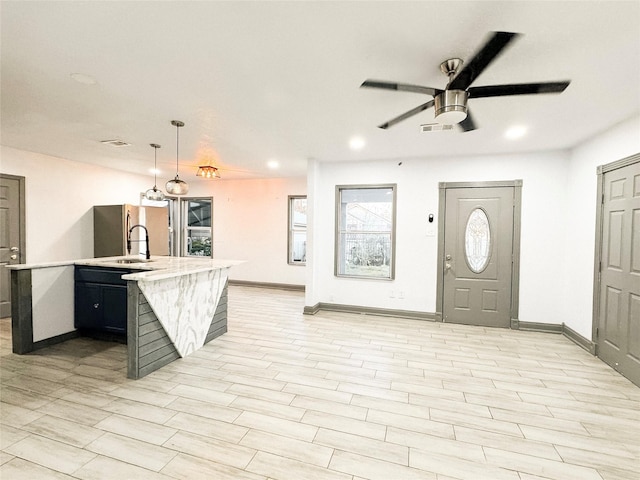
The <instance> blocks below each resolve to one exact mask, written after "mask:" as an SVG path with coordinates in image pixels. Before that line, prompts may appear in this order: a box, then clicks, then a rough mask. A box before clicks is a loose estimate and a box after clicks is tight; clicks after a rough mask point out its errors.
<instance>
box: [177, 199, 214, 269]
mask: <svg viewBox="0 0 640 480" xmlns="http://www.w3.org/2000/svg"><path fill="white" fill-rule="evenodd" d="M182 204H183V211H182V220H183V222H182V224H183V242H182V246H183V248H182V254H183V255H184V256H185V257H212V256H213V251H212V247H211V245H212V241H211V240H212V238H211V237H212V230H211V212H212V209H211V206H212V205H211V204H212V200H211V199H210V198H188V199H184V200H183V202H182Z"/></svg>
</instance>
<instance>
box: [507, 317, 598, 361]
mask: <svg viewBox="0 0 640 480" xmlns="http://www.w3.org/2000/svg"><path fill="white" fill-rule="evenodd" d="M514 325H515V326H514ZM511 328H513V329H514V330H524V331H529V332H543V333H560V334H562V335H564V336H565V337H567V338H568V339H569V340H571V341H572V342H573V343H575V344H576V345H578V346H579V347H581V348H583V349H585V350H586V351H587V352H589V353H590V354H591V355H595V354H596V344H595V343H593V342H592V341H591V340H589V339H587V338H585V337H583V336H582V335H580V334H579V333H578V332H576V331H575V330H573V329H572V328H570V327H568V326H567V324H566V323H562V324H558V323H538V322H519V321H516V322H513V321H512V323H511Z"/></svg>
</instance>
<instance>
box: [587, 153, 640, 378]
mask: <svg viewBox="0 0 640 480" xmlns="http://www.w3.org/2000/svg"><path fill="white" fill-rule="evenodd" d="M603 194H604V195H603V197H602V199H603V204H602V230H601V232H602V238H601V243H600V245H601V254H600V255H601V256H600V261H601V274H600V293H599V295H600V300H599V306H600V311H599V315H598V319H599V320H598V334H597V351H598V356H599V357H600V358H601V359H602V360H604V361H605V362H606V363H608V364H609V365H611V366H612V367H613V368H615V369H616V370H618V371H619V372H620V373H622V374H623V375H624V376H626V377H627V378H629V379H630V380H631V381H633V382H634V383H635V384H636V385H640V162H637V163H634V164H632V165H628V166H626V167H623V168H619V169H617V170H612V171H610V172H606V173H605V174H604V179H603Z"/></svg>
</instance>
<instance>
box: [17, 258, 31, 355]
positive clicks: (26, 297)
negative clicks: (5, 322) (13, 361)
mask: <svg viewBox="0 0 640 480" xmlns="http://www.w3.org/2000/svg"><path fill="white" fill-rule="evenodd" d="M32 301H33V299H32V294H31V270H11V341H12V343H13V353H18V354H20V355H22V354H24V353H29V352H32V351H33V350H34V345H33V309H32V306H31V305H32Z"/></svg>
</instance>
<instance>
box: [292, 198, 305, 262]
mask: <svg viewBox="0 0 640 480" xmlns="http://www.w3.org/2000/svg"><path fill="white" fill-rule="evenodd" d="M300 199H304V200H305V201H306V200H307V196H306V195H289V196H288V197H287V263H288V264H289V265H296V266H299V267H304V266H305V265H306V264H307V258H306V243H307V241H306V238H307V226H308V224H307V225H305V227H304V230H303V229H301V228H298V229H296V228H295V227H294V225H293V212H294V210H293V208H292V207H293V202H294V201H295V200H300ZM301 231H304V233H305V259H304V260H302V261H299V262H296V261H294V260H293V259H292V258H291V255H292V254H293V238H294V233H295V232H301Z"/></svg>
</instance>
